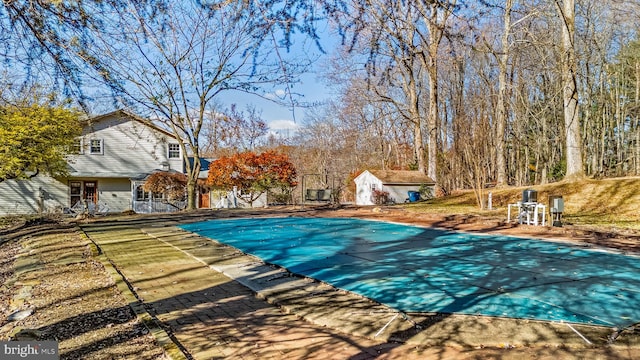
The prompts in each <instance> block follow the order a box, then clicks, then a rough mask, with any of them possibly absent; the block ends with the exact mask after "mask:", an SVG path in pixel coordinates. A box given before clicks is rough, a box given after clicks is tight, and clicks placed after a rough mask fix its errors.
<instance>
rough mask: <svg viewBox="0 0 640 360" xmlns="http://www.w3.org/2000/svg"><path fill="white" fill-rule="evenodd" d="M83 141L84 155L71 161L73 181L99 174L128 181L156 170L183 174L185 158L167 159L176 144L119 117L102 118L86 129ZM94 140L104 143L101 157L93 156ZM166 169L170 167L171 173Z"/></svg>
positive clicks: (141, 124)
mask: <svg viewBox="0 0 640 360" xmlns="http://www.w3.org/2000/svg"><path fill="white" fill-rule="evenodd" d="M82 139H83V144H84V153H83V154H80V155H70V156H69V157H68V159H69V166H70V169H71V176H74V177H75V176H87V175H90V174H98V175H100V177H127V178H128V177H131V175H132V174H141V173H150V172H152V171H153V170H175V171H182V170H183V160H182V159H183V158H182V156H180V157H179V158H175V159H169V157H168V143H177V141H175V140H174V139H172V138H171V137H169V136H167V135H166V134H163V133H161V132H159V131H157V130H154V129H153V128H151V127H149V126H147V125H145V124H143V123H141V122H139V121H135V120H131V119H126V118H121V117H119V116H118V115H114V116H111V117H107V118H103V119H101V120H100V121H97V122H95V123H90V124H89V125H88V126H86V127H85V129H84V131H83V136H82ZM91 139H100V140H102V144H103V153H102V154H91V153H90V151H89V148H88V145H89V143H90V141H91ZM181 155H182V154H181ZM163 165H168V169H167V168H166V166H163Z"/></svg>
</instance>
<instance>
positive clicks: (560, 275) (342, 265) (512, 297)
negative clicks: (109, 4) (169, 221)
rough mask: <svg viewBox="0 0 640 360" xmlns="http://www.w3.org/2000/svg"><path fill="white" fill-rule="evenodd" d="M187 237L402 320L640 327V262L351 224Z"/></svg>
mask: <svg viewBox="0 0 640 360" xmlns="http://www.w3.org/2000/svg"><path fill="white" fill-rule="evenodd" d="M181 228H183V229H185V230H187V231H191V232H194V233H197V234H199V235H202V236H205V237H208V238H211V239H215V240H216V241H219V242H221V243H224V244H227V245H230V246H233V247H235V248H237V249H239V250H241V251H243V252H244V253H247V254H252V255H255V256H257V257H259V258H261V259H262V260H264V261H265V262H268V263H272V264H277V265H279V266H282V267H284V268H286V269H288V270H289V271H291V272H293V273H296V274H300V275H304V276H308V277H311V278H314V279H318V280H321V281H324V282H327V283H329V284H331V285H333V286H335V287H337V288H341V289H345V290H348V291H351V292H354V293H357V294H360V295H362V296H365V297H368V298H370V299H372V300H375V301H377V302H379V303H382V304H385V305H388V306H390V307H392V308H395V309H397V310H400V311H403V312H440V313H460V314H479V315H487V316H500V317H511V318H525V319H537V320H547V321H564V322H571V323H583V324H593V325H604V326H616V327H624V326H628V325H631V324H634V323H637V322H640V276H638V274H640V257H636V256H628V255H623V254H617V253H613V252H608V251H602V250H597V249H588V248H582V247H578V246H574V245H571V244H566V243H561V242H553V241H546V240H539V239H524V238H517V237H510V236H500V235H481V234H470V233H462V232H453V231H446V230H438V229H432V228H422V227H416V226H408V225H401V224H394V223H387V222H381V221H371V220H362V219H352V218H297V217H287V218H245V219H224V220H210V221H204V222H198V223H192V224H186V225H181Z"/></svg>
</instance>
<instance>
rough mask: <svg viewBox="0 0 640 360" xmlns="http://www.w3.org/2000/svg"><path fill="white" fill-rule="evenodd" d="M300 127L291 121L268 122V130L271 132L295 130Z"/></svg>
mask: <svg viewBox="0 0 640 360" xmlns="http://www.w3.org/2000/svg"><path fill="white" fill-rule="evenodd" d="M299 127H300V126H299V125H298V124H296V123H295V122H294V121H293V120H273V121H270V122H269V129H271V130H274V131H275V130H296V129H298V128H299Z"/></svg>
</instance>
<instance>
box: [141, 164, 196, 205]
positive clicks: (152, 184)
mask: <svg viewBox="0 0 640 360" xmlns="http://www.w3.org/2000/svg"><path fill="white" fill-rule="evenodd" d="M142 188H143V189H144V190H145V191H150V192H152V193H156V194H163V195H164V200H166V202H167V203H168V204H171V205H173V206H176V207H180V208H183V207H184V206H179V205H178V204H179V203H180V202H182V201H184V200H185V198H186V195H187V192H186V189H187V176H186V175H185V174H181V173H173V172H167V171H158V172H155V173H153V174H151V175H149V177H148V178H147V180H146V181H145V183H144V185H142Z"/></svg>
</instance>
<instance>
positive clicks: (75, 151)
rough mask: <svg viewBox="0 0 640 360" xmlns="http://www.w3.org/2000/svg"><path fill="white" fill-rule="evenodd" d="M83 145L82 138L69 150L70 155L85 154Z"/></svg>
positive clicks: (76, 140) (74, 142)
mask: <svg viewBox="0 0 640 360" xmlns="http://www.w3.org/2000/svg"><path fill="white" fill-rule="evenodd" d="M83 143H84V142H83V141H82V138H78V139H75V140H74V141H73V145H71V148H70V149H69V153H70V154H75V155H79V154H84V149H83V145H84V144H83Z"/></svg>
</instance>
